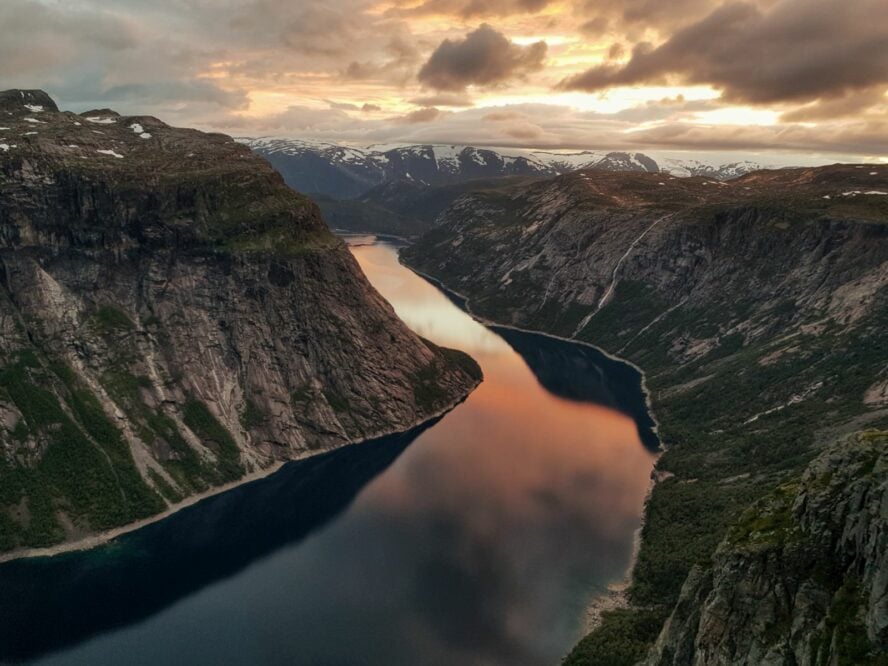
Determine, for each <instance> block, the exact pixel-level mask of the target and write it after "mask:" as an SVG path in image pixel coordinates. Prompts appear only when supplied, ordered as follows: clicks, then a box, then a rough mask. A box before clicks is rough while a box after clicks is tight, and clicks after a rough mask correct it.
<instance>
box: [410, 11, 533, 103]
mask: <svg viewBox="0 0 888 666" xmlns="http://www.w3.org/2000/svg"><path fill="white" fill-rule="evenodd" d="M545 57H546V43H545V42H536V43H534V44H529V45H528V46H519V45H517V44H514V43H512V42H510V41H509V40H508V38H506V36H505V35H503V34H502V33H500V32H497V31H496V30H494V29H493V28H492V27H491V26H489V25H487V24H486V23H484V24H482V25H481V26H480V27H478V28H477V29H476V30H474V31H473V32H470V33H469V34H468V35H466V36H465V38H464V39H459V40H450V39H445V40H444V41H443V42H441V44H440V45H439V46H438V48H437V49H435V51H434V53H432V55H431V57H430V58H429V59H428V61H427V62H426V63H425V65H423V66H422V69H421V70H420V71H419V77H418V78H419V81H420V83H422V84H424V85H426V86H428V87H430V88H434V89H436V90H450V91H462V90H465V88H466V87H467V86H470V85H477V86H490V85H494V84H498V83H503V82H505V81H508V80H509V79H512V78H515V77H521V76H524V75H526V74H528V73H530V72H535V71H538V70H540V69H542V67H543V60H544V58H545Z"/></svg>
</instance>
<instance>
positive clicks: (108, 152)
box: [96, 150, 123, 160]
mask: <svg viewBox="0 0 888 666" xmlns="http://www.w3.org/2000/svg"><path fill="white" fill-rule="evenodd" d="M96 152H97V153H101V154H102V155H109V156H110V157H116V158H118V159H121V160H122V159H123V155H121V154H120V153H116V152H114V151H113V150H97V151H96Z"/></svg>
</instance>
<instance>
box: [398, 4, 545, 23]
mask: <svg viewBox="0 0 888 666" xmlns="http://www.w3.org/2000/svg"><path fill="white" fill-rule="evenodd" d="M550 4H552V1H551V0H425V1H424V2H421V3H419V4H418V5H417V4H415V3H414V2H412V0H406V1H402V2H401V3H399V5H398V6H396V7H394V8H393V9H392V10H390V13H391V14H392V15H395V16H423V15H450V16H458V17H460V18H463V19H472V18H480V17H486V16H510V15H513V14H534V13H537V12H540V11H542V10H543V9H545V8H546V7H548V6H549V5H550ZM405 5H406V6H405Z"/></svg>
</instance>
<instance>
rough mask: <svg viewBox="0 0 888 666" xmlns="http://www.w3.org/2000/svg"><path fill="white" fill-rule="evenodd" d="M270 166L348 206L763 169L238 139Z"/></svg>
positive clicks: (624, 157)
mask: <svg viewBox="0 0 888 666" xmlns="http://www.w3.org/2000/svg"><path fill="white" fill-rule="evenodd" d="M238 141H241V142H242V143H244V144H245V145H248V146H250V148H252V149H253V150H254V151H256V152H257V153H259V154H260V155H262V156H263V157H265V158H266V159H268V160H269V161H270V162H271V163H272V164H273V165H274V166H275V168H277V169H278V171H280V172H281V174H282V175H283V176H284V179H285V180H286V182H287V183H288V184H289V185H290V186H291V187H293V188H294V189H296V190H298V191H302V192H308V193H311V194H320V195H325V196H329V197H333V198H335V199H352V198H357V197H360V196H362V195H364V194H366V193H367V192H368V191H369V190H370V189H372V188H373V187H375V186H378V185H381V184H384V183H387V182H391V181H410V182H415V183H418V184H423V185H426V186H440V185H448V184H454V183H459V182H463V181H466V180H471V179H476V178H492V177H501V176H555V175H563V174H565V173H569V172H571V171H577V170H582V169H599V170H604V171H637V172H647V173H660V172H665V173H668V174H671V175H678V176H705V177H708V178H714V179H719V180H723V179H728V178H734V177H737V176H740V175H743V174H745V173H748V172H750V171H754V170H757V169H760V168H762V167H761V166H760V165H758V164H755V163H753V162H735V163H730V164H724V165H719V164H715V165H713V164H707V163H705V162H703V161H701V160H698V159H690V160H678V159H675V158H663V159H661V160H659V161H658V160H657V159H656V158H653V157H650V156H648V155H646V154H644V153H640V152H621V151H588V150H587V151H576V152H551V151H545V150H517V149H496V148H481V147H474V146H463V145H456V144H416V145H400V146H399V145H392V146H387V145H380V144H377V145H372V144H371V145H370V146H367V147H366V148H359V147H354V146H346V145H339V144H333V143H325V142H315V141H305V140H299V139H283V138H272V137H265V138H239V139H238Z"/></svg>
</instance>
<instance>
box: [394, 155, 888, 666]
mask: <svg viewBox="0 0 888 666" xmlns="http://www.w3.org/2000/svg"><path fill="white" fill-rule="evenodd" d="M439 222H440V225H439V226H438V227H436V228H435V229H433V230H431V231H430V232H429V233H428V234H426V235H425V236H424V237H423V238H422V239H421V240H420V241H419V242H418V243H416V244H415V245H414V246H412V247H411V248H409V249H408V250H406V251H405V252H404V253H403V258H404V260H405V261H406V262H407V263H408V264H409V265H412V266H415V267H416V268H418V269H419V270H421V271H423V272H425V273H427V274H430V275H432V276H434V277H436V278H438V279H440V280H442V281H443V282H444V283H445V284H446V285H447V286H449V287H450V288H452V289H454V290H456V291H458V292H461V293H462V294H463V295H465V296H467V297H468V298H469V299H470V303H471V307H472V308H473V310H474V311H476V312H478V313H479V314H481V315H484V316H487V317H489V318H491V319H494V320H496V321H500V322H505V323H509V324H513V325H517V326H520V327H526V328H532V329H541V330H545V331H548V332H552V333H556V334H559V335H562V336H565V337H575V338H578V339H582V340H584V341H588V342H591V343H594V344H597V345H599V346H601V347H603V348H605V349H606V350H608V351H610V352H613V353H616V354H619V355H620V356H622V357H624V358H628V359H630V360H632V361H633V362H635V363H636V364H638V365H639V366H640V367H641V368H642V369H643V370H644V371H645V372H646V383H647V387H648V389H649V391H650V395H651V399H652V403H653V408H654V411H655V412H656V416H657V418H658V421H659V423H660V435H661V439H662V440H663V441H664V442H665V443H666V445H667V447H668V449H667V450H666V452H665V453H664V454H663V455H662V456H661V458H660V459H659V461H658V464H657V468H658V469H657V474H656V478H658V479H661V481H660V482H659V483H657V484H656V486H655V487H654V489H653V492H652V496H651V499H650V501H649V503H648V505H647V509H646V518H645V524H644V528H643V532H642V543H641V549H640V552H639V556H638V559H637V563H636V566H635V569H634V573H633V584H632V586H631V588H630V591H629V594H630V599H631V601H632V602H633V603H634V606H633V608H634V609H635V611H632V612H633V613H635V612H636V611H637V614H636V615H635V616H633V617H634V619H632V618H623V619H621V620H620V621H619V622H616V621H615V622H610V623H607V622H606V623H604V625H603V630H604V629H605V628H608V627H609V629H607V630H608V631H611V630H612V631H613V632H615V633H613V634H612V635H610V638H608V637H607V636H602V635H596V636H595V637H594V639H592V640H590V641H588V642H586V645H585V647H581V648H580V649H578V650H577V651H576V652H575V653H574V655H572V657H571V659H570V660H569V661H568V663H570V664H583V663H589V661H588V656H589V655H590V654H592V653H593V652H594V653H596V654H599V655H600V654H601V646H602V645H606V644H607V641H608V640H611V641H612V642H613V643H619V641H621V640H622V639H621V638H620V635H619V632H620V631H624V630H625V628H626V627H627V626H639V624H644V623H641V622H640V620H641V619H643V617H642V614H644V613H647V614H648V615H646V616H645V617H650V613H651V612H653V613H654V615H656V616H659V617H661V618H663V619H665V617H666V616H667V615H668V614H669V612H670V611H671V610H672V609H673V606H674V605H675V604H676V602H679V598H680V592H681V590H682V586H683V584H684V583H685V582H686V580H687V579H688V576H689V574H691V575H692V576H693V578H694V579H695V580H697V581H698V582H699V581H702V582H699V584H696V583H695V584H694V585H690V582H689V585H690V587H689V588H686V589H687V594H686V595H684V596H683V597H681V602H680V604H679V606H678V608H679V609H684V610H683V611H682V612H683V613H684V614H685V616H686V617H689V618H692V617H693V616H694V615H695V614H699V613H700V610H701V608H700V606H701V604H702V601H703V599H704V598H705V596H706V595H707V594H708V590H707V588H706V585H707V584H709V585H711V584H712V583H711V582H710V583H706V581H707V580H709V581H712V580H713V578H712V577H713V576H714V575H715V574H714V573H713V572H714V571H717V569H713V565H712V559H711V558H712V556H713V554H714V553H715V551H716V549H717V547H718V544H719V542H721V541H722V539H723V538H724V537H725V535H726V533H727V530H728V528H729V527H730V526H731V525H732V524H734V523H735V521H737V520H738V519H739V518H740V515H741V513H742V512H743V510H744V509H745V508H746V507H748V506H749V505H750V504H751V503H752V502H754V501H756V500H758V499H760V498H762V497H764V496H766V495H768V494H769V493H770V492H771V491H772V490H773V489H774V488H775V487H777V486H779V485H781V484H783V483H786V482H787V480H788V479H792V478H796V477H797V476H798V475H800V474H801V473H802V470H803V469H804V467H805V466H806V465H807V464H808V463H809V462H810V461H811V460H812V459H813V458H814V457H815V456H816V455H817V453H818V452H819V451H820V450H821V449H822V448H823V447H824V446H827V445H830V444H832V443H834V442H836V441H837V440H840V439H842V438H843V437H844V436H847V435H848V434H850V433H853V432H856V431H859V430H860V429H861V428H864V427H877V428H882V429H884V428H885V427H886V426H888V412H886V410H885V402H884V401H883V400H882V398H881V397H880V396H882V395H883V393H884V390H883V388H884V384H885V382H886V380H888V366H886V359H885V354H884V350H885V349H886V348H888V326H886V324H888V319H886V316H888V169H886V168H885V167H883V166H877V167H872V166H866V165H835V166H831V167H821V168H814V169H790V170H780V171H759V172H756V173H754V174H750V175H747V176H744V177H742V178H739V179H736V180H733V181H730V182H728V183H719V182H717V181H713V180H709V179H706V178H686V179H679V178H674V179H672V178H668V177H663V176H662V175H659V174H627V173H622V174H609V173H603V172H592V171H588V172H580V173H577V174H572V175H569V176H564V177H560V178H556V179H549V180H545V181H541V182H538V183H535V184H531V185H530V186H526V187H521V188H502V189H498V190H492V189H491V190H486V191H484V192H475V193H472V194H470V195H467V196H464V197H462V198H460V199H457V200H456V201H455V202H454V203H453V205H451V207H450V208H449V209H448V210H446V211H445V212H444V213H443V214H442V215H441V218H440V219H439ZM836 566H839V564H838V563H837V564H836ZM787 575H788V574H787ZM691 582H692V581H691ZM676 612H678V610H676ZM630 614H631V613H630ZM689 622H690V625H691V626H693V625H694V621H693V619H691V620H690V621H689ZM751 631H752V630H751ZM624 633H625V631H624ZM655 635H656V632H654V633H653V635H651V636H650V639H651V640H652V639H653V637H654V636H655ZM683 645H684V646H685V647H686V648H687V652H686V653H685V654H686V658H687V659H695V658H698V657H695V653H694V646H695V643H694V642H693V641H690V642H689V643H688V642H685V643H684V644H683ZM593 648H594V649H593ZM615 654H616V653H615ZM635 654H636V658H641V657H642V656H643V651H642V652H641V653H638V652H637V651H636V653H635ZM700 658H703V657H700ZM594 663H624V662H623V661H615V660H614V659H611V658H610V656H608V655H605V656H604V657H601V658H600V659H599V661H597V662H594ZM700 663H704V662H700ZM749 663H754V660H753V661H751V662H749Z"/></svg>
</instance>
